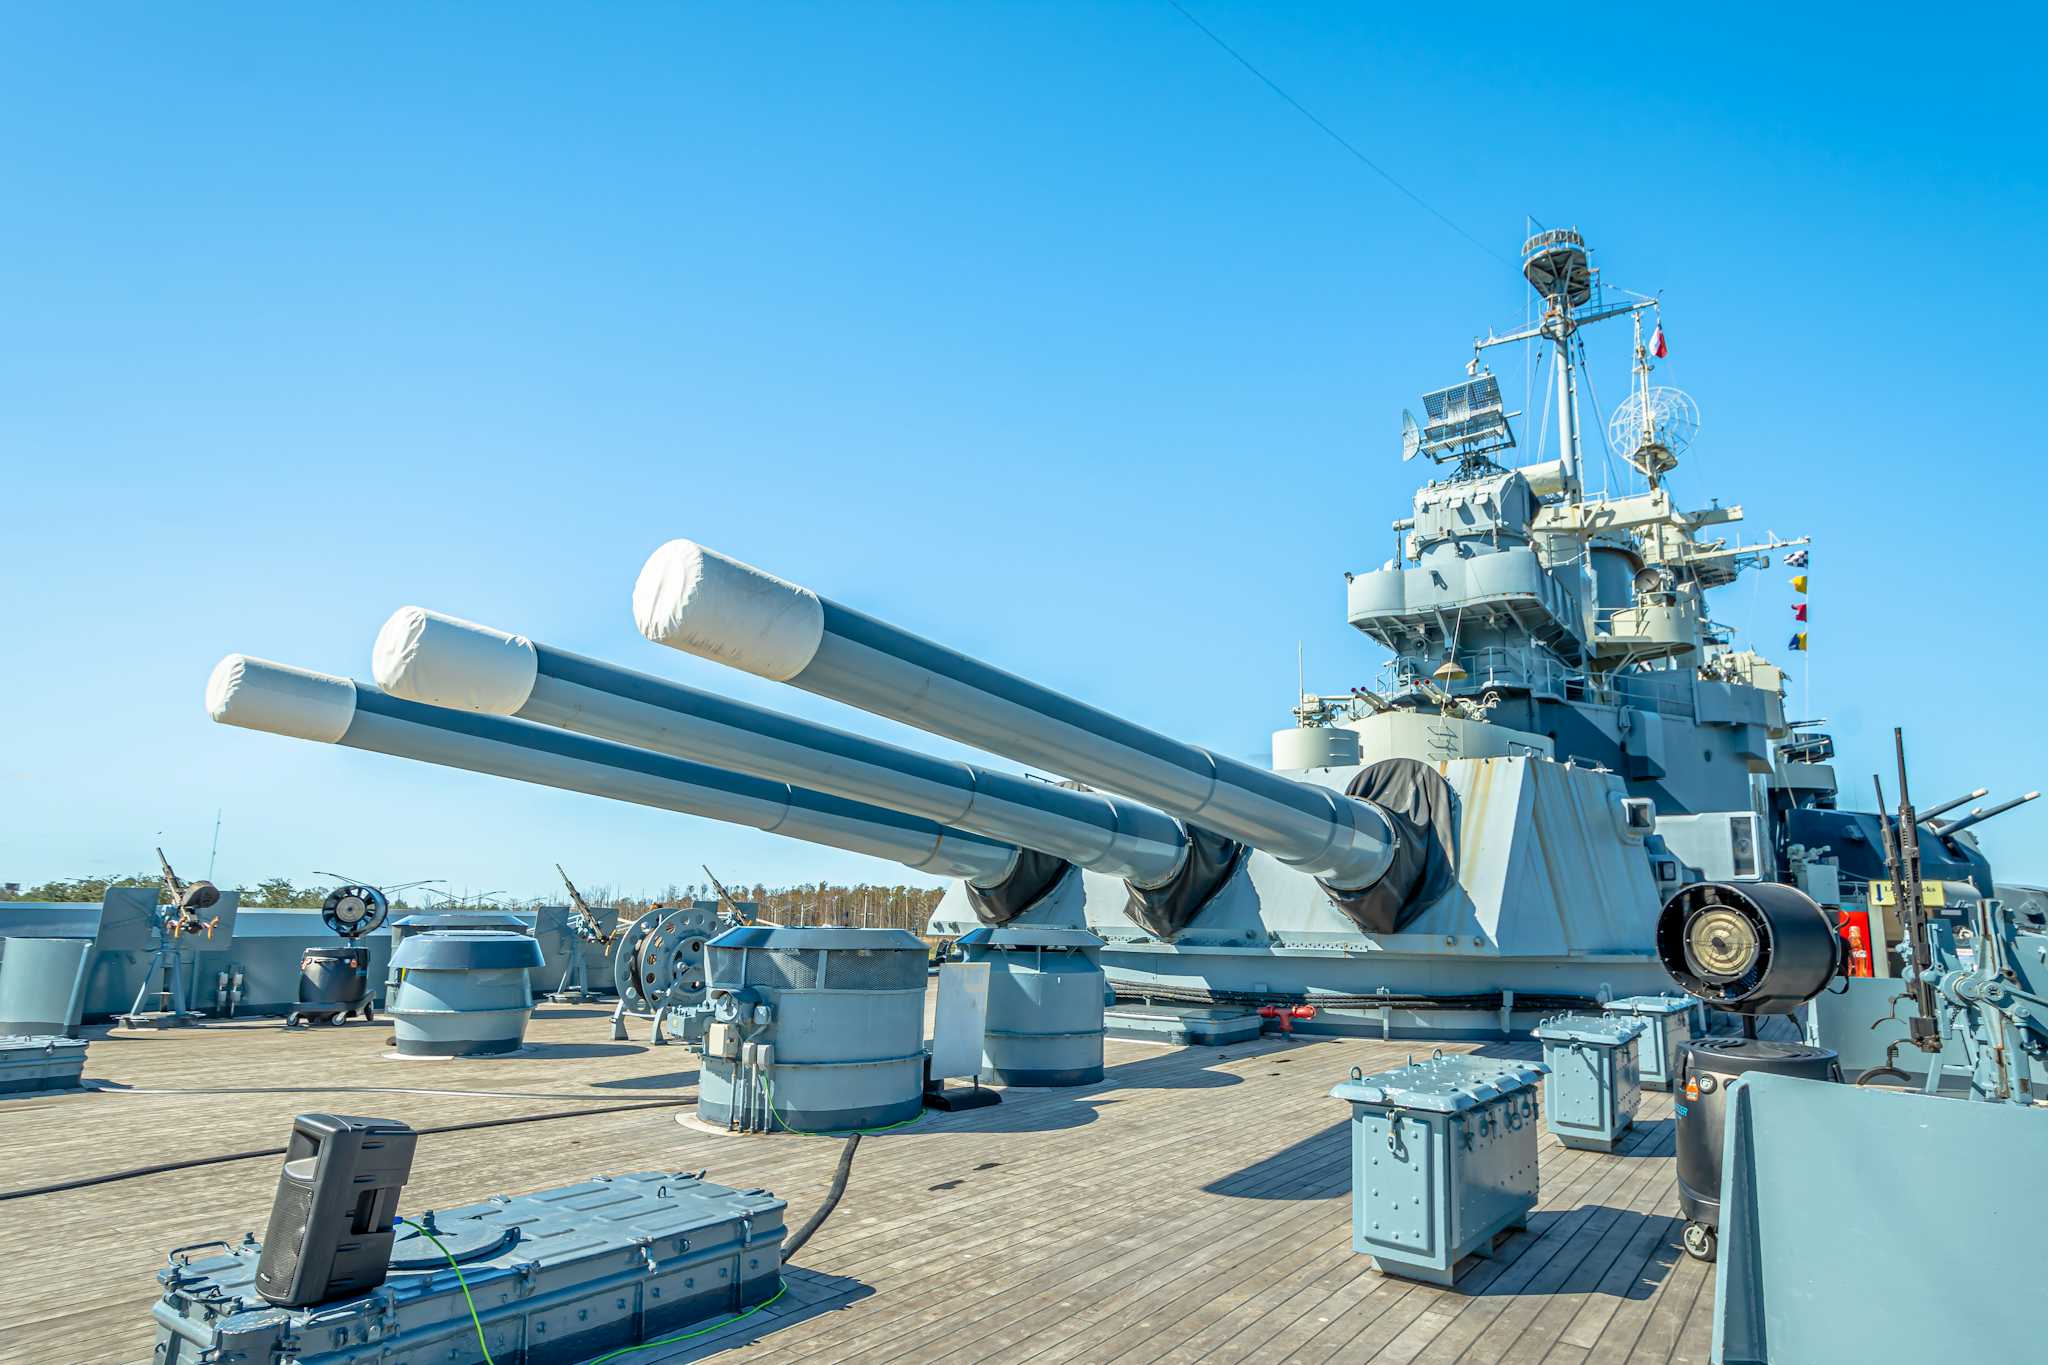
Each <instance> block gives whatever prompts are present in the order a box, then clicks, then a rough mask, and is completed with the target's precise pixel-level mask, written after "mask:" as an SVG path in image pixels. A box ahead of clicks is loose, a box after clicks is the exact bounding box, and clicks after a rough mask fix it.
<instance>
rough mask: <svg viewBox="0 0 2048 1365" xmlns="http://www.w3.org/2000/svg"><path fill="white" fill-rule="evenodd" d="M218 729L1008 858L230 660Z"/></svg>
mask: <svg viewBox="0 0 2048 1365" xmlns="http://www.w3.org/2000/svg"><path fill="white" fill-rule="evenodd" d="M206 709H207V712H208V713H209V714H210V715H211V716H212V717H213V718H214V719H215V720H217V721H220V722H221V723H223V724H226V725H239V726H243V727H245V728H248V729H252V730H267V731H269V732H271V733H272V734H280V735H290V736H293V737H295V738H298V739H310V740H317V741H319V742H321V743H324V744H345V745H348V746H349V747H351V748H356V749H369V750H372V751H374V752H376V753H384V754H391V755H394V756H396V757H399V758H411V759H417V760H419V761H420V762H423V763H434V764H438V765H440V766H442V767H447V768H466V769H468V770H469V771H471V772H479V773H490V774H492V775H494V776H498V777H508V778H511V779H513V780H514V781H519V782H532V783H536V784H538V785H540V786H546V787H559V788H561V789H563V790H564V791H575V792H584V793H587V794H589V795H591V796H603V797H609V798H610V799H612V800H615V801H630V802H633V803H635V804H637V805H642V806H655V807H658V808H660V809H662V810H672V811H679V812H681V813H682V814H685V815H702V816H707V817H709V818H711V819H714V820H725V821H728V822H730V823H732V824H736V825H751V826H752V827H754V828H755V829H764V830H769V831H772V832H773V833H776V834H786V835H789V836H790V837H792V838H796V839H805V840H808V841H810V842H811V843H815V844H826V845H829V846H831V847H833V848H843V849H849V850H852V851H853V852H856V853H867V854H872V855H874V856H875V857H878V858H888V859H891V860H892V861H895V862H899V863H902V864H903V865H905V866H906V867H914V868H916V869H918V870H919V871H922V872H930V873H934V874H937V875H940V876H949V877H964V878H966V879H967V880H968V882H969V883H970V884H971V885H975V886H980V887H993V886H999V885H1001V884H1002V883H1003V882H1004V881H1005V879H1006V878H1008V877H1009V875H1010V873H1011V872H1012V870H1013V869H1014V868H1015V867H1016V866H1017V863H1018V861H1019V855H1018V851H1017V849H1016V848H1015V847H1013V846H1011V845H1008V844H1004V843H999V842H997V841H996V840H993V839H987V838H983V837H982V836H980V835H977V834H970V833H967V832H966V831H964V830H957V829H948V828H946V827H945V826H942V825H939V824H937V823H935V822H933V821H930V820H925V819H921V818H919V817H917V816H911V815H904V814H902V813H901V812H899V811H893V810H885V809H883V808H881V807H879V806H868V805H863V804H861V803H860V802H857V801H848V800H845V799H843V798H841V797H837V796H829V795H826V794H825V793H823V792H815V791H809V790H806V789H804V788H801V787H792V786H789V785H787V784H785V783H781V782H770V781H766V780H763V779H761V778H758V777H751V776H748V775H746V774H743V773H733V772H726V771H724V770H722V769H719V768H713V767H709V766H707V765H705V764H701V763H689V762H685V761H684V760H682V759H679V758H672V757H670V756H668V755H666V754H654V753H648V752H646V751H645V750H641V749H634V748H631V747H628V746H627V745H623V744H613V743H610V742H608V741H606V740H601V739H592V738H589V737H587V736H584V735H576V734H566V733H564V732H562V731H559V730H555V729H551V728H550V727H548V726H545V725H533V724H530V723H528V722H526V721H520V720H511V719H507V718H505V717H501V716H487V715H475V714H469V713H465V712H459V711H450V710H445V709H443V708H441V707H436V706H423V705H421V704H420V703H418V702H412V701H406V700H405V699H404V698H402V697H393V696H390V695H388V694H386V693H383V692H379V691H378V690H377V689H375V688H373V687H365V686H362V685H359V684H357V683H355V682H352V681H350V680H349V679H347V678H341V677H336V676H334V675H333V674H329V673H315V672H312V671H309V670H307V669H301V668H292V667H289V666H287V665H284V664H277V663H271V662H269V661H267V660H263V659H252V658H250V657H248V656H247V655H243V654H230V655H228V656H227V657H226V658H225V659H222V660H221V661H220V663H219V664H218V665H217V666H216V667H215V668H214V670H213V676H212V677H211V678H209V679H208V680H207V684H206Z"/></svg>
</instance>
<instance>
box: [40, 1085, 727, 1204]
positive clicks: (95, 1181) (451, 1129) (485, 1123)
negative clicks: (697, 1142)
mask: <svg viewBox="0 0 2048 1365" xmlns="http://www.w3.org/2000/svg"><path fill="white" fill-rule="evenodd" d="M696 1102H697V1100H696V1097H695V1096H692V1097H690V1098H689V1099H681V1100H651V1101H643V1102H641V1103H638V1104H606V1105H597V1106H594V1107H592V1108H589V1109H558V1110H555V1111H553V1112H551V1113H544V1114H513V1115H510V1116H509V1117H505V1118H495V1119H471V1120H470V1121H469V1122H467V1123H444V1124H441V1125H439V1126H437V1127H433V1128H417V1129H414V1130H413V1131H414V1132H415V1133H417V1134H418V1135H419V1136H420V1137H430V1136H432V1135H434V1134H437V1133H473V1132H476V1131H478V1130H480V1129H484V1128H505V1127H509V1126H511V1125H513V1124H519V1123H545V1122H547V1121H548V1120H550V1119H580V1118H594V1117H596V1116H597V1115H599V1114H627V1113H632V1112H633V1111H635V1110H640V1109H679V1108H681V1107H682V1106H684V1105H686V1104H695V1103H696ZM284 1153H285V1149H284V1148H282V1147H259V1148H254V1149H252V1150H250V1151H246V1152H222V1153H220V1154H218V1155H215V1156H200V1157H192V1158H190V1159H189V1160H185V1161H162V1162H158V1163H157V1164H156V1165H154V1166H137V1167H134V1168H133V1169H131V1170H126V1171H109V1172H107V1173H106V1174H104V1175H88V1176H80V1177H79V1178H78V1179H76V1180H61V1181H58V1182H56V1183H55V1184H50V1185H31V1186H29V1187H28V1188H26V1189H20V1190H0V1203H6V1202H8V1201H9V1200H13V1199H29V1198H32V1197H34V1196H36V1195H43V1194H63V1193H64V1192H66V1191H68V1190H83V1189H89V1188H91V1187H92V1186H94V1185H112V1184H115V1183H117V1182H119V1181H123V1180H135V1179H138V1178H140V1177H142V1176H147V1175H165V1174H168V1173H169V1172H172V1171H189V1170H194V1169H196V1168H198V1167H201V1166H220V1165H224V1164H226V1163H228V1162H231V1161H255V1160H258V1159H260V1158H263V1157H269V1156H283V1155H284Z"/></svg>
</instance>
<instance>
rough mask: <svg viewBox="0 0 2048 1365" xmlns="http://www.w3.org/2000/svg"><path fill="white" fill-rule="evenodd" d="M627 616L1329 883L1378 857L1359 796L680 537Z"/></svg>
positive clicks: (657, 556)
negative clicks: (1013, 668)
mask: <svg viewBox="0 0 2048 1365" xmlns="http://www.w3.org/2000/svg"><path fill="white" fill-rule="evenodd" d="M633 613H634V619H635V620H636V621H637V622H638V623H639V626H640V630H641V633H643V634H644V635H646V636H647V638H648V639H650V640H653V641H655V642H656V643H658V644H664V645H668V646H670V647H671V648H674V649H679V650H682V651H684V652H685V653H690V654H696V655H700V656H702V657H704V658H708V659H714V660H717V661H718V662H720V663H725V664H730V665H731V666H733V667H735V668H740V669H744V670H746V671H747V672H749V673H754V674H757V675H759V676H761V677H765V678H773V679H776V680H778V681H781V682H787V683H791V684H793V685H795V686H797V687H801V688H804V689H805V690H806V691H810V692H816V693H818V694H819V695H821V696H827V697H832V698H834V699H836V700H839V701H843V702H847V703H849V704H851V705H854V706H858V707H861V708H863V709H864V710H867V711H872V712H874V713H876V714H877V715H883V716H889V717H892V718H893V719H896V720H900V721H904V722H906V723H908V724H911V725H915V726H919V727H920V728H922V729H925V730H929V731H933V732H935V733H937V734H942V735H946V736H949V737H950V738H953V739H956V740H960V741H962V742H964V743H968V744H973V745H976V746H978V747H980V748H983V749H987V750H989V751H991V752H993V753H998V754H1002V755H1004V756H1006V757H1008V758H1011V759H1014V760H1016V761H1018V762H1021V763H1029V764H1032V765H1034V766H1037V767H1042V768H1046V769H1049V770H1050V771H1053V772H1056V773H1061V774H1064V775H1065V776H1067V777H1071V778H1076V779H1078V780H1080V781H1083V782H1086V783H1088V784H1090V785H1091V786H1095V787H1100V788H1102V789H1104V790H1106V791H1112V792H1115V793H1117V794H1118V795H1120V796H1125V797H1129V798H1131V799H1132V800H1136V801H1143V802H1147V803H1149V804H1151V805H1153V806H1156V807H1158V808H1159V809H1161V810H1163V811H1165V812H1167V813H1168V814H1169V815H1173V816H1176V817H1178V818H1179V819H1181V820H1184V821H1186V822H1188V823H1189V824H1191V825H1196V826H1200V827H1203V828H1206V829H1209V830H1212V831H1214V832H1216V833H1217V834H1221V835H1223V836H1225V837H1227V838H1230V839H1234V840H1237V841H1239V842H1241V843H1244V844H1248V845H1251V846H1252V847H1254V848H1260V849H1264V850H1265V851H1266V852H1268V853H1270V854H1272V855H1273V856H1274V857H1275V858H1277V859H1279V860H1280V861H1281V862H1283V863H1287V864H1289V865H1291V866H1293V867H1296V868H1298V869H1300V870H1301V871H1303V872H1307V873H1311V874H1313V875H1315V876H1318V877H1320V878H1322V879H1323V880H1324V881H1325V883H1326V884H1328V885H1330V886H1332V887H1333V888H1336V889H1338V890H1345V891H1349V890H1356V889H1361V888H1365V887H1369V886H1371V885H1373V884H1374V883H1376V882H1377V881H1378V880H1379V879H1380V877H1381V876H1383V875H1384V874H1385V872H1386V870H1387V867H1388V865H1389V863H1390V862H1391V860H1392V858H1393V853H1394V848H1395V844H1396V835H1395V833H1394V827H1393V825H1392V823H1391V822H1390V821H1389V820H1388V818H1387V817H1386V815H1385V813H1384V812H1382V811H1381V810H1380V809H1379V808H1378V807H1376V806H1374V805H1372V804H1370V803H1369V802H1365V801H1359V800H1355V799H1353V798H1350V797H1347V796H1344V795H1342V794H1341V793H1338V792H1334V791H1330V790H1328V789H1327V788H1324V787H1318V786H1315V785H1314V784H1312V783H1307V782H1298V781H1295V780H1293V779H1292V778H1287V777H1282V776H1280V775H1279V774H1277V773H1272V772H1268V771H1266V770H1265V769H1262V768H1255V767H1253V766H1252V765H1251V764H1249V763H1244V762H1241V761H1239V760H1237V759H1233V758H1227V757H1224V756H1222V755H1220V754H1214V753H1211V752H1209V751H1208V750H1206V749H1201V748H1197V747H1195V746H1193V745H1189V744H1182V743H1180V742H1178V741H1176V740H1173V739H1169V738H1168V737H1166V736H1165V735H1161V734H1158V733H1156V732H1154V731H1151V730H1147V729H1144V728H1143V727H1141V726H1137V725H1133V724H1131V723H1130V722H1129V721H1126V720H1122V719H1120V718H1118V717H1116V716H1112V715H1110V714H1109V713H1107V712H1105V711H1100V710H1097V709H1096V708H1094V707H1092V706H1088V705H1085V704H1084V703H1081V702H1078V701H1075V700H1073V699H1072V698H1069V697H1065V696H1062V695H1061V694H1059V693H1057V692H1054V691H1052V690H1051V689H1049V688H1045V687H1041V686H1039V685H1037V684H1036V683H1031V682H1027V681H1026V680H1024V679H1023V678H1019V677H1017V676H1015V675H1014V674H1010V673H1005V672H1003V671H1001V670H1000V669H996V668H992V667H990V666H989V665H987V664H985V663H982V662H980V661H979V660H976V659H971V658H969V657H967V656H966V655H964V654H960V653H958V652H956V651H954V650H951V649H947V648H945V647H944V646H942V645H937V644H934V643H932V642H931V641H929V640H924V639H920V638H919V637H917V636H915V635H912V634H910V633H909V632H907V631H904V630H900V629H898V628H896V627H894V626H891V625H887V624H885V623H884V622H881V621H877V620H875V619H874V618H873V617H870V616H865V615H862V614H861V613H860V612H857V611H854V610H852V609H850V608H848V607H844V606H841V605H840V604H839V603H837V602H833V601H831V600H829V599H826V598H822V597H820V596H818V595H817V594H816V593H814V592H812V591H810V590H809V589H807V588H800V587H798V586H796V585H795V584H793V583H788V582H785V581H783V580H782V579H779V578H776V577H775V576H774V575H772V574H768V573H765V572H763V571H762V570H760V569H757V568H754V567H753V566H752V565H749V564H742V563H740V562H739V561H738V560H734V559H730V558H727V557H726V556H724V555H721V554H718V553H716V552H715V551H712V550H707V549H705V548H704V547H702V546H700V545H698V544H696V543H695V542H693V541H688V540H672V541H670V542H669V543H668V544H666V545H664V546H662V547H661V548H660V549H658V550H656V551H655V552H654V554H653V556H652V557H651V558H650V559H649V560H648V561H647V564H646V567H645V568H643V569H642V570H641V572H640V578H639V581H638V582H637V583H636V584H635V585H634V589H633Z"/></svg>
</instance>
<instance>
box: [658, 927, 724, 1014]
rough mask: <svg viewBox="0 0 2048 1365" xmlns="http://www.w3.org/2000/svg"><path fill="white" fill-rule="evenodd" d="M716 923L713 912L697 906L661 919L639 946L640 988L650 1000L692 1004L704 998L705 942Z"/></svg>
mask: <svg viewBox="0 0 2048 1365" xmlns="http://www.w3.org/2000/svg"><path fill="white" fill-rule="evenodd" d="M713 924H714V916H713V915H712V914H711V912H709V911H706V910H697V909H694V908H693V909H689V910H678V911H676V912H675V913H673V914H671V915H668V916H666V917H665V918H664V919H663V920H662V921H661V923H660V925H659V926H657V927H656V929H655V931H654V933H653V934H652V935H650V936H649V937H648V939H647V941H646V943H645V944H643V945H642V947H641V949H640V989H641V991H642V993H643V994H645V995H646V996H647V998H648V999H649V1000H654V1001H666V1002H667V1003H668V1004H671V1005H689V1004H695V1003H696V1002H697V1001H698V1000H701V999H703V998H704V941H705V940H706V939H707V938H709V937H710V936H711V929H712V927H713ZM692 945H695V946H694V947H693V946H692Z"/></svg>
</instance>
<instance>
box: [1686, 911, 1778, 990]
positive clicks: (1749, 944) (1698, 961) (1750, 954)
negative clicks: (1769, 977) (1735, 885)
mask: <svg viewBox="0 0 2048 1365" xmlns="http://www.w3.org/2000/svg"><path fill="white" fill-rule="evenodd" d="M1685 951H1686V953H1687V954H1688V955H1689V956H1690V957H1691V958H1692V960H1693V965H1694V967H1695V968H1696V969H1697V970H1698V971H1699V974H1700V975H1701V976H1705V977H1710V978H1718V979H1721V980H1733V979H1734V978H1736V977H1738V976H1741V975H1742V974H1743V973H1744V972H1746V971H1748V970H1749V969H1750V968H1752V967H1754V966H1755V965H1756V961H1757V957H1758V956H1759V955H1760V954H1761V953H1762V952H1763V940H1762V939H1761V938H1759V937H1758V936H1757V932H1756V926H1755V925H1753V924H1751V923H1750V922H1749V919H1748V918H1747V917H1746V916H1744V915H1742V914H1741V913H1739V912H1737V911H1735V910H1731V909H1728V908H1726V907H1724V906H1716V907H1714V908H1712V909H1710V910H1706V911H1704V912H1702V913H1701V914H1699V915H1697V916H1695V917H1694V918H1693V922H1692V923H1691V924H1688V925H1687V926H1686V927H1685Z"/></svg>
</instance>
